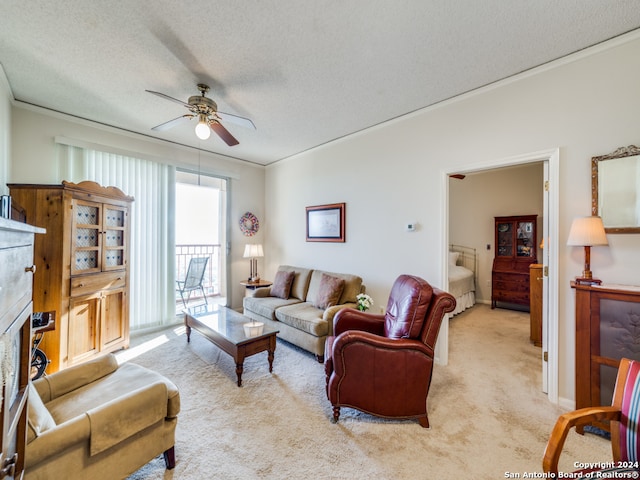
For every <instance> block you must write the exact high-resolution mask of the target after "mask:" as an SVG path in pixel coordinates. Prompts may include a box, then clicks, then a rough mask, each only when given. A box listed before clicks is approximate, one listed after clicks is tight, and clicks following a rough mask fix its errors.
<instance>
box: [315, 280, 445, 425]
mask: <svg viewBox="0 0 640 480" xmlns="http://www.w3.org/2000/svg"><path fill="white" fill-rule="evenodd" d="M455 305H456V301H455V298H454V297H453V296H452V295H450V294H449V293H447V292H444V291H442V290H439V289H437V288H432V287H431V285H429V284H428V283H427V282H426V281H425V280H423V279H421V278H419V277H415V276H411V275H401V276H400V277H398V278H397V280H396V281H395V283H394V285H393V287H392V289H391V294H390V296H389V301H388V303H387V311H386V313H385V314H384V315H381V314H379V315H377V314H371V313H365V312H360V311H358V310H355V309H352V308H345V309H342V310H340V311H339V312H338V313H337V314H336V316H335V318H334V322H333V333H334V336H329V337H328V338H327V343H326V348H325V354H326V356H327V358H326V362H325V373H326V378H327V397H328V399H329V401H330V402H331V404H332V405H333V421H334V422H337V421H338V418H339V417H340V407H350V408H355V409H358V410H361V411H363V412H366V413H370V414H372V415H376V416H379V417H385V418H417V419H418V420H419V422H420V425H421V426H423V427H425V428H427V427H429V420H428V418H427V394H428V393H429V385H430V384H431V372H432V371H433V352H434V347H435V343H436V339H437V338H438V331H439V330H440V324H441V322H442V318H443V317H444V315H445V314H446V313H448V312H451V311H453V309H454V308H455Z"/></svg>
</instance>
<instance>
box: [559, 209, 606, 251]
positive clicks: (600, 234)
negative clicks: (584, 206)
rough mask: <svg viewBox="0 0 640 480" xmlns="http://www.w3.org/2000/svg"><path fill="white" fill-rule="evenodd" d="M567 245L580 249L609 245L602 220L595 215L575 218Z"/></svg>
mask: <svg viewBox="0 0 640 480" xmlns="http://www.w3.org/2000/svg"><path fill="white" fill-rule="evenodd" d="M567 245H575V246H580V247H586V246H589V247H594V246H597V245H609V242H608V241H607V235H606V233H605V231H604V225H603V223H602V218H600V217H598V216H595V215H592V216H589V217H578V218H575V219H574V220H573V223H572V224H571V230H570V231H569V239H568V240H567Z"/></svg>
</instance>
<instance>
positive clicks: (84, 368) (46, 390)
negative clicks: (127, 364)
mask: <svg viewBox="0 0 640 480" xmlns="http://www.w3.org/2000/svg"><path fill="white" fill-rule="evenodd" d="M117 369H118V360H116V357H115V356H114V355H113V354H108V355H104V356H102V357H98V358H96V359H95V360H90V361H88V362H85V363H82V364H80V365H75V366H73V367H69V368H66V369H64V370H60V371H59V372H56V373H53V374H51V375H46V376H44V377H42V378H39V379H38V380H36V381H34V382H33V386H34V387H36V390H38V393H39V394H40V398H42V401H43V402H44V403H48V402H50V401H51V400H53V399H55V398H58V397H60V396H62V395H65V394H67V393H69V392H72V391H73V390H77V389H78V388H80V387H83V386H85V385H87V384H89V383H91V382H95V381H96V380H98V379H100V378H102V377H105V376H107V375H109V374H110V373H113V372H115V371H116V370H117Z"/></svg>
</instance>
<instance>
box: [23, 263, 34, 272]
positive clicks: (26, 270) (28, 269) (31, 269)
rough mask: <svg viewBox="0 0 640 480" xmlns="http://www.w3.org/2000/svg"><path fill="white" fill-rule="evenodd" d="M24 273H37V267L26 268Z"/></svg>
mask: <svg viewBox="0 0 640 480" xmlns="http://www.w3.org/2000/svg"><path fill="white" fill-rule="evenodd" d="M24 271H25V272H31V273H36V266H35V265H31V266H30V267H24Z"/></svg>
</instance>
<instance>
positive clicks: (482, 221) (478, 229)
mask: <svg viewBox="0 0 640 480" xmlns="http://www.w3.org/2000/svg"><path fill="white" fill-rule="evenodd" d="M543 189H544V170H543V164H542V162H537V163H531V164H527V165H524V166H518V167H507V168H501V169H497V170H495V169H494V170H488V171H486V172H480V173H476V174H471V175H467V176H466V177H465V178H464V179H463V180H458V179H455V178H451V179H449V243H453V244H457V245H464V246H468V247H473V248H475V249H476V254H477V258H478V265H477V283H476V301H478V302H479V303H490V302H491V283H490V282H491V269H492V267H493V258H494V256H495V231H494V230H495V221H494V217H498V216H511V215H538V222H537V228H536V233H537V237H538V238H537V241H536V246H537V245H540V241H541V239H542V215H543ZM487 245H490V247H491V248H490V249H489V250H487ZM537 257H538V261H539V263H542V256H541V252H540V250H539V249H538V253H537Z"/></svg>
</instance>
